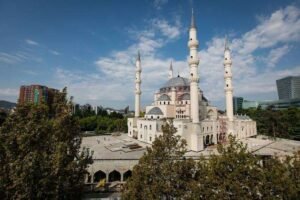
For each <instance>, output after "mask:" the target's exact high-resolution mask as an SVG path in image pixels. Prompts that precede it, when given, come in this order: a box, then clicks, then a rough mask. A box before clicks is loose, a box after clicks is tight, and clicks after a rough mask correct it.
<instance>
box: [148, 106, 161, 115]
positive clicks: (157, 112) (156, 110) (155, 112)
mask: <svg viewBox="0 0 300 200" xmlns="http://www.w3.org/2000/svg"><path fill="white" fill-rule="evenodd" d="M163 114H164V113H163V112H162V111H161V109H160V108H158V107H154V108H151V109H150V110H149V111H148V113H147V115H163Z"/></svg>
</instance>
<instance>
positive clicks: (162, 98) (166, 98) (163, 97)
mask: <svg viewBox="0 0 300 200" xmlns="http://www.w3.org/2000/svg"><path fill="white" fill-rule="evenodd" d="M157 101H171V98H170V97H169V96H168V95H166V94H163V95H161V96H160V97H159V98H158V99H157Z"/></svg>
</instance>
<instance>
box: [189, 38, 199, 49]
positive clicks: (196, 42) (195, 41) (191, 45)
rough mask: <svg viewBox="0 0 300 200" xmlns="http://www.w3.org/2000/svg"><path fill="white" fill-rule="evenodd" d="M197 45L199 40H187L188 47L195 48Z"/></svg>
mask: <svg viewBox="0 0 300 200" xmlns="http://www.w3.org/2000/svg"><path fill="white" fill-rule="evenodd" d="M198 46H199V42H198V40H195V39H194V40H189V42H188V47H189V48H192V47H195V48H198Z"/></svg>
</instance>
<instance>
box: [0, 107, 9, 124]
mask: <svg viewBox="0 0 300 200" xmlns="http://www.w3.org/2000/svg"><path fill="white" fill-rule="evenodd" d="M7 115H8V114H7V112H6V111H5V110H2V109H0V127H1V125H2V124H3V123H4V121H5V119H6V118H7Z"/></svg>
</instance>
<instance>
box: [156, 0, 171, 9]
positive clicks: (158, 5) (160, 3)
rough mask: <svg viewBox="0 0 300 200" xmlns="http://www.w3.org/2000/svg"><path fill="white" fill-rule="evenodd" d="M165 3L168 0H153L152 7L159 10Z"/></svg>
mask: <svg viewBox="0 0 300 200" xmlns="http://www.w3.org/2000/svg"><path fill="white" fill-rule="evenodd" d="M166 3H168V0H154V2H153V5H154V8H156V9H157V10H160V9H161V8H162V6H163V5H165V4H166Z"/></svg>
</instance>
